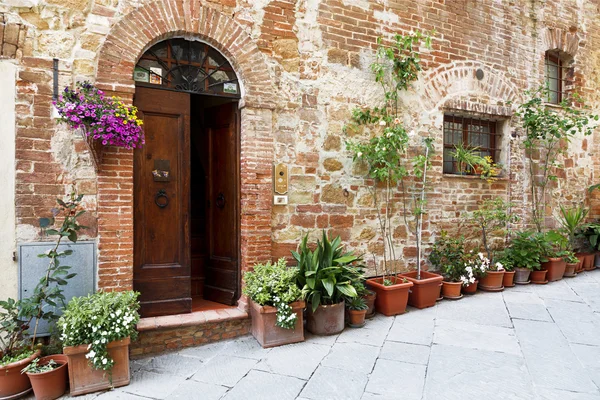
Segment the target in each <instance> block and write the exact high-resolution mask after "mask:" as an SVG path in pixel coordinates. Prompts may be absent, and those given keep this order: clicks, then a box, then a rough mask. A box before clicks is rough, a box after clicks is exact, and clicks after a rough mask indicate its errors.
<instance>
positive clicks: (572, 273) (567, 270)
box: [563, 263, 579, 278]
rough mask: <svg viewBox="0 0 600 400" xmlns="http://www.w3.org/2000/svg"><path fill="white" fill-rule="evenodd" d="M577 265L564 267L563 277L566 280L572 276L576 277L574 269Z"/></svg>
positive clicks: (569, 264) (568, 264)
mask: <svg viewBox="0 0 600 400" xmlns="http://www.w3.org/2000/svg"><path fill="white" fill-rule="evenodd" d="M578 265H579V263H567V265H566V267H565V273H564V275H563V276H565V277H567V278H573V277H574V276H577V274H576V273H575V269H576V268H577V266H578Z"/></svg>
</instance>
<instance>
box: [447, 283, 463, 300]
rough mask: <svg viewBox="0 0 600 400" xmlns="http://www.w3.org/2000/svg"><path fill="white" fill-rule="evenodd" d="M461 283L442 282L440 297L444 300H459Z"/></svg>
mask: <svg viewBox="0 0 600 400" xmlns="http://www.w3.org/2000/svg"><path fill="white" fill-rule="evenodd" d="M462 285H463V284H462V282H446V281H443V282H442V296H444V298H445V299H460V298H461V297H462V296H461V294H460V290H461V289H462Z"/></svg>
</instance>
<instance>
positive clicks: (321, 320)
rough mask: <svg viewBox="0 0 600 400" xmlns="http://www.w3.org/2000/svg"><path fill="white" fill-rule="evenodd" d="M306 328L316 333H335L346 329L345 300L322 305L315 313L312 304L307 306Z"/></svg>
mask: <svg viewBox="0 0 600 400" xmlns="http://www.w3.org/2000/svg"><path fill="white" fill-rule="evenodd" d="M306 329H307V330H308V331H309V332H311V333H314V334H315V335H335V334H336V333H340V332H341V331H343V330H344V302H343V301H342V302H339V303H338V304H331V305H320V306H319V307H317V311H315V312H314V313H313V311H312V306H311V305H310V304H308V305H307V307H306Z"/></svg>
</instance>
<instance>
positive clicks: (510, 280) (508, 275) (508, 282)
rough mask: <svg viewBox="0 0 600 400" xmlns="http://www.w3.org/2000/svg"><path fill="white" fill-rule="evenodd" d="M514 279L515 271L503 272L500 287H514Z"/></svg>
mask: <svg viewBox="0 0 600 400" xmlns="http://www.w3.org/2000/svg"><path fill="white" fill-rule="evenodd" d="M514 279H515V271H504V278H502V286H504V287H505V288H506V287H513V286H515V283H514Z"/></svg>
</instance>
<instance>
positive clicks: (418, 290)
mask: <svg viewBox="0 0 600 400" xmlns="http://www.w3.org/2000/svg"><path fill="white" fill-rule="evenodd" d="M398 276H399V277H402V278H406V279H408V280H409V281H411V282H412V283H413V285H414V286H413V287H412V288H411V289H410V293H409V295H408V304H409V305H411V306H413V307H416V308H427V307H431V306H434V305H435V302H436V301H437V299H438V297H440V290H441V289H442V281H443V280H444V277H443V276H441V275H439V274H434V273H433V272H427V271H421V279H417V271H411V272H406V273H404V274H399V275H398Z"/></svg>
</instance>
